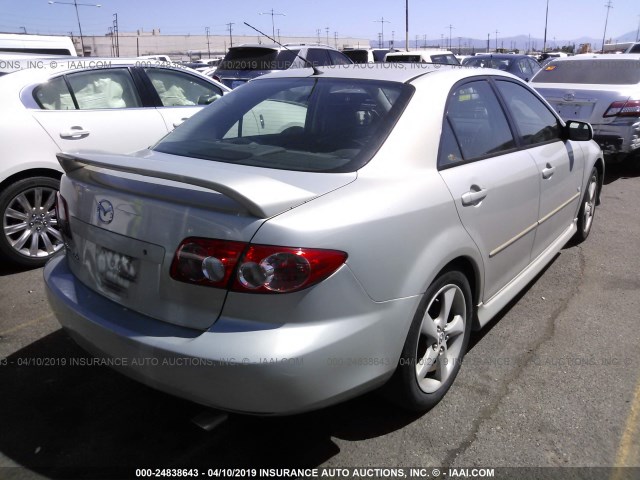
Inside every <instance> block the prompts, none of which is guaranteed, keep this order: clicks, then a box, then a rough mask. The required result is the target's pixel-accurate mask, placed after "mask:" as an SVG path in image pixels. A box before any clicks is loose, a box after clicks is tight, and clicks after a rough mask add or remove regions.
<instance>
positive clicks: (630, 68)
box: [532, 58, 640, 85]
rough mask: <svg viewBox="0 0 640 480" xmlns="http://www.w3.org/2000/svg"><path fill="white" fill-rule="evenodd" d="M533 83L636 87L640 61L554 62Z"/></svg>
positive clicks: (607, 59)
mask: <svg viewBox="0 0 640 480" xmlns="http://www.w3.org/2000/svg"><path fill="white" fill-rule="evenodd" d="M532 82H533V83H578V84H596V85H635V84H637V83H640V60H621V59H615V58H611V59H609V58H592V59H588V60H554V61H553V62H551V63H549V64H547V65H546V66H545V67H543V68H542V70H541V71H540V72H538V74H537V75H536V76H535V77H534V78H533V80H532Z"/></svg>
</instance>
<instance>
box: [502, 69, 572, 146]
mask: <svg viewBox="0 0 640 480" xmlns="http://www.w3.org/2000/svg"><path fill="white" fill-rule="evenodd" d="M496 85H497V86H498V90H500V93H501V94H502V98H504V100H505V102H506V103H507V108H508V109H509V111H510V112H511V116H512V117H513V121H514V122H515V124H516V127H517V128H518V131H519V134H520V140H521V142H522V144H523V145H527V146H529V145H537V144H540V143H546V142H550V141H555V140H559V139H560V126H559V125H558V120H557V118H556V116H555V115H554V114H553V113H551V112H550V111H549V109H548V108H547V107H546V106H545V104H544V103H542V102H541V101H540V99H539V98H538V97H536V96H535V95H534V94H533V93H531V92H530V91H529V90H527V89H526V88H524V87H523V86H521V85H517V84H515V83H513V82H505V81H501V80H498V81H496Z"/></svg>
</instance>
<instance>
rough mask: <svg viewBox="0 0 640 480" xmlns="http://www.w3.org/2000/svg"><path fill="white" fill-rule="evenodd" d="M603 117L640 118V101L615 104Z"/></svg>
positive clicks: (610, 106)
mask: <svg viewBox="0 0 640 480" xmlns="http://www.w3.org/2000/svg"><path fill="white" fill-rule="evenodd" d="M603 117H640V100H627V101H626V102H625V101H620V102H613V103H612V104H611V105H609V108H607V111H606V112H604V115H603Z"/></svg>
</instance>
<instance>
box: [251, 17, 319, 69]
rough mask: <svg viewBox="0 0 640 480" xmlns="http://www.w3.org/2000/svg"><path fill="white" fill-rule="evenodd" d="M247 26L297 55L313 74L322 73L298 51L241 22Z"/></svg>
mask: <svg viewBox="0 0 640 480" xmlns="http://www.w3.org/2000/svg"><path fill="white" fill-rule="evenodd" d="M243 23H244V24H245V25H246V26H247V27H249V28H253V29H254V30H255V31H256V32H258V33H259V34H260V35H264V36H265V37H267V38H268V39H269V40H271V41H272V42H273V43H276V44H278V45H280V46H281V47H282V48H284V49H285V50H287V51H288V52H291V53H294V54H295V56H296V57H298V58H299V59H300V60H302V61H303V62H304V64H305V65H307V66H308V67H309V68H311V69H312V70H313V74H314V75H322V73H323V72H322V71H321V70H318V67H316V66H315V65H314V64H313V63H311V62H310V61H309V60H307V59H306V58H304V57H303V56H301V55H300V54H299V53H295V52H294V51H293V50H289V49H288V48H287V47H285V46H284V45H283V44H281V43H280V42H279V41H277V40H276V39H275V38H271V37H270V36H269V35H267V34H266V33H264V32H261V31H260V30H258V29H257V28H256V27H254V26H252V25H249V24H248V23H247V22H243Z"/></svg>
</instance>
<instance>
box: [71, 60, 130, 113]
mask: <svg viewBox="0 0 640 480" xmlns="http://www.w3.org/2000/svg"><path fill="white" fill-rule="evenodd" d="M67 81H68V82H69V86H70V87H71V91H72V92H73V96H74V97H75V99H76V102H77V106H78V109H80V110H94V109H110V108H138V107H141V106H142V103H141V102H140V98H139V97H138V91H137V89H136V87H135V85H134V83H133V79H132V78H131V74H130V73H129V70H128V69H126V68H113V69H111V68H105V69H95V70H90V71H86V72H78V73H72V74H69V75H67Z"/></svg>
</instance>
